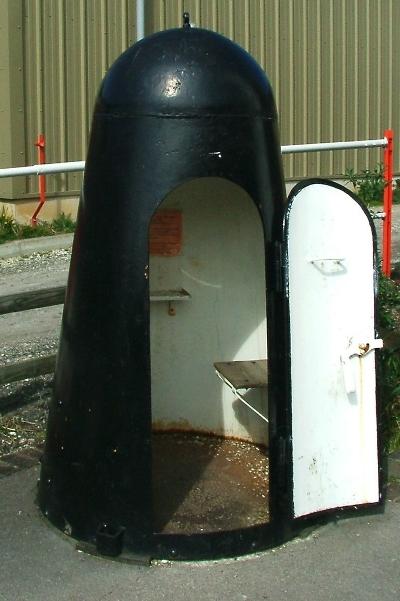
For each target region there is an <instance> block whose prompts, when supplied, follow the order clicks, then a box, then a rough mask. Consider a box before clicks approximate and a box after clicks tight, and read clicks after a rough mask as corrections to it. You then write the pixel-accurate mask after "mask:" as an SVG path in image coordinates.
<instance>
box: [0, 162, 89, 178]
mask: <svg viewBox="0 0 400 601" xmlns="http://www.w3.org/2000/svg"><path fill="white" fill-rule="evenodd" d="M84 169H85V161H69V162H68V163H45V164H44V165H29V167H8V168H7V169H0V177H15V176H17V175H46V174H50V173H68V172H70V171H84Z"/></svg>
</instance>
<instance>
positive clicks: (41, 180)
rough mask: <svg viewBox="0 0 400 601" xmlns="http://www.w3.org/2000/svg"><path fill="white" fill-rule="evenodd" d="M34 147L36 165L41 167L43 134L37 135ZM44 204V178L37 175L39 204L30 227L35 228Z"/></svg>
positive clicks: (44, 159) (44, 146) (44, 144)
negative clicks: (35, 149)
mask: <svg viewBox="0 0 400 601" xmlns="http://www.w3.org/2000/svg"><path fill="white" fill-rule="evenodd" d="M35 146H36V147H37V149H38V163H39V165H43V164H44V163H45V162H46V150H45V148H46V142H45V137H44V135H43V134H39V135H38V139H37V140H36V142H35ZM45 202H46V176H45V175H39V204H38V206H37V208H36V211H35V212H34V213H33V215H32V217H31V225H32V226H33V227H35V226H36V225H37V216H38V213H39V211H40V209H41V208H42V206H43V205H44V203H45Z"/></svg>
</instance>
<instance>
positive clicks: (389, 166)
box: [382, 129, 393, 278]
mask: <svg viewBox="0 0 400 601" xmlns="http://www.w3.org/2000/svg"><path fill="white" fill-rule="evenodd" d="M384 137H385V138H386V140H387V145H386V146H385V150H384V154H383V176H384V178H385V189H384V192H383V210H384V212H385V219H384V221H383V244H382V271H383V273H384V274H385V275H386V276H387V277H389V278H390V274H391V263H392V204H393V130H392V129H387V130H386V131H385V133H384Z"/></svg>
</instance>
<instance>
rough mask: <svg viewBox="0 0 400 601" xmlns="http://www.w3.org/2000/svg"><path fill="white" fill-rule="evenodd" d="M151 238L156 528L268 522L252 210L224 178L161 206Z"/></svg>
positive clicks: (256, 229) (262, 307)
mask: <svg viewBox="0 0 400 601" xmlns="http://www.w3.org/2000/svg"><path fill="white" fill-rule="evenodd" d="M149 234H150V235H149V238H150V249H149V250H150V264H149V278H150V337H151V388H152V426H153V435H152V456H153V468H152V482H153V488H152V490H153V518H154V530H155V531H156V532H160V533H165V534H180V533H182V534H189V533H207V532H215V531H224V530H236V529H241V528H246V527H249V526H255V525H261V524H265V523H267V522H268V520H269V500H268V496H269V494H268V492H269V477H268V423H267V420H268V418H267V414H268V407H267V324H266V295H265V288H266V286H265V247H264V238H263V231H262V224H261V220H260V217H259V215H258V212H257V209H256V207H255V205H254V203H253V201H252V199H251V198H250V197H249V196H248V195H247V193H246V192H244V191H243V190H242V189H241V188H240V187H238V186H237V185H235V184H233V183H231V182H229V181H227V180H224V179H221V178H201V179H197V180H192V181H190V182H188V183H186V184H184V185H182V186H180V187H179V188H177V189H176V190H174V191H173V192H171V193H170V194H169V195H168V196H167V197H166V198H165V199H164V201H163V203H162V204H161V205H160V207H159V209H158V211H157V212H156V213H155V215H154V216H153V220H152V223H151V226H150V232H149ZM160 301H162V302H160ZM218 376H219V377H218Z"/></svg>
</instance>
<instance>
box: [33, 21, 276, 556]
mask: <svg viewBox="0 0 400 601" xmlns="http://www.w3.org/2000/svg"><path fill="white" fill-rule="evenodd" d="M198 178H223V179H224V180H228V181H229V182H231V184H233V185H235V186H237V187H240V189H241V190H242V191H243V193H244V194H246V195H248V196H249V197H250V198H251V200H252V203H251V204H252V207H253V209H251V210H254V213H255V214H256V215H257V219H258V220H259V223H260V231H261V230H262V232H263V253H264V257H263V260H264V261H265V272H266V276H265V279H263V281H264V282H265V284H263V285H264V287H265V289H266V290H267V292H268V294H267V308H266V316H267V323H268V327H267V331H268V399H269V449H270V473H271V476H270V486H271V503H270V513H271V519H270V521H269V523H268V524H265V525H261V526H250V527H249V528H241V529H236V530H232V531H229V532H225V531H218V532H213V533H203V534H202V533H196V534H194V535H192V536H188V535H187V533H185V534H179V533H178V534H160V533H154V524H153V519H154V518H153V510H152V494H153V493H152V465H151V461H152V459H151V448H152V444H151V431H152V401H151V399H152V382H151V378H152V376H151V370H152V366H151V364H150V299H149V228H150V224H151V220H152V218H153V216H154V214H155V212H156V211H157V209H158V208H159V207H160V205H161V203H162V201H163V199H164V198H165V197H167V196H168V194H169V193H171V191H173V190H176V189H177V188H179V186H182V184H186V183H187V182H189V181H190V180H193V179H198ZM284 204H285V192H284V183H283V176H282V169H281V156H280V144H279V135H278V125H277V114H276V109H275V103H274V99H273V93H272V90H271V86H270V84H269V82H268V80H267V78H266V76H265V74H264V73H263V71H262V70H261V68H260V67H259V66H258V65H257V64H256V62H255V61H254V60H253V59H252V58H251V57H250V55H249V54H247V53H246V52H245V51H244V50H242V49H241V48H240V47H239V46H237V45H236V44H234V43H233V42H231V41H229V40H228V39H226V38H224V37H223V36H221V35H218V34H216V33H213V32H211V31H206V30H202V29H195V28H190V27H184V28H182V29H174V30H169V31H165V32H161V33H157V34H155V35H152V36H149V37H147V38H145V39H143V40H142V41H140V42H138V43H137V44H135V45H134V46H132V47H131V48H129V49H128V50H127V51H126V52H125V53H124V54H122V56H121V57H120V58H118V59H117V61H116V62H115V63H114V64H113V66H112V67H111V69H110V70H109V72H108V73H107V75H106V76H105V78H104V81H103V83H102V85H101V88H100V91H99V94H98V97H97V102H96V107H95V111H94V117H93V123H92V129H91V136H90V144H89V151H88V156H87V161H86V170H85V179H84V185H83V190H82V195H81V201H80V207H79V213H78V224H77V231H76V234H75V240H74V246H73V252H72V261H71V267H70V275H69V281H68V289H67V296H66V300H65V308H64V314H63V320H62V333H61V340H60V347H59V354H58V360H57V367H56V376H55V388H54V397H53V401H52V404H51V408H50V415H49V422H48V431H47V441H46V447H45V452H44V458H43V462H42V471H41V478H40V484H39V503H40V507H41V510H42V511H43V512H44V513H45V515H46V516H48V518H49V520H51V522H53V523H54V524H55V525H56V526H57V527H58V528H60V529H62V530H64V531H68V532H70V533H71V534H72V536H74V537H76V538H78V539H81V540H83V541H87V542H89V543H91V542H93V543H94V542H95V541H97V546H98V549H99V550H100V551H103V552H106V553H107V552H109V553H118V552H119V551H120V548H124V549H127V550H129V551H133V552H146V553H148V554H151V555H153V556H164V557H165V556H175V557H190V556H198V557H206V556H210V557H211V556H217V555H221V554H228V555H229V554H234V553H238V552H241V551H248V550H251V549H256V548H260V547H263V546H265V545H266V544H267V543H270V542H271V541H272V540H277V538H280V537H282V536H283V535H284V533H283V531H282V528H281V526H280V524H281V522H282V520H283V521H284V518H285V515H286V509H287V498H286V492H285V491H286V477H287V474H285V472H284V463H282V456H283V452H284V449H283V446H282V441H283V440H284V439H285V437H286V436H287V432H288V416H287V394H288V393H287V389H286V378H285V366H284V357H285V348H284V345H285V336H286V333H285V321H284V319H283V302H282V296H281V295H282V290H281V289H280V280H281V273H280V267H279V265H280V263H279V260H280V257H279V252H278V247H279V244H278V243H279V241H280V239H281V235H282V234H281V231H282V227H281V224H282V218H283V211H284ZM227 206H228V205H227ZM199 211H200V212H201V206H200V207H199ZM226 213H229V206H228V209H227V211H226ZM261 226H262V227H261ZM183 238H185V232H184V233H183ZM227 260H229V257H228V258H227ZM263 277H264V274H263ZM198 279H199V278H198ZM199 281H200V280H199ZM196 285H197V284H196ZM264 292H265V290H264ZM182 304H183V303H182ZM188 306H189V304H188ZM178 312H179V311H178ZM178 317H179V315H177V316H176V317H171V319H178ZM264 317H265V315H264ZM193 345H194V346H195V345H196V341H193ZM215 360H217V357H211V358H210V365H211V367H212V362H213V361H215ZM188 398H189V399H190V391H189V394H188ZM188 402H190V400H189V401H188ZM171 494H172V493H171ZM274 537H275V538H274Z"/></svg>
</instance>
